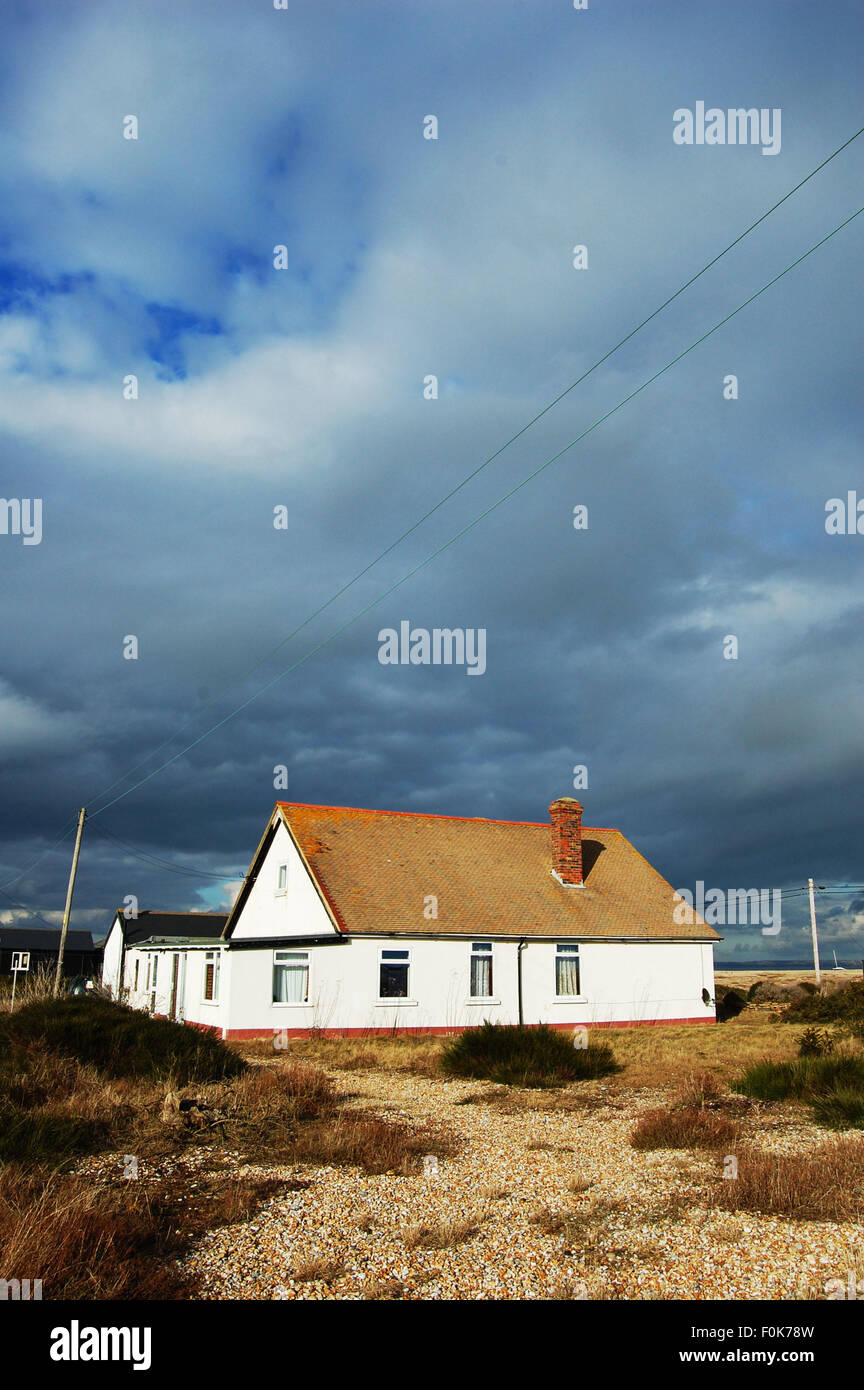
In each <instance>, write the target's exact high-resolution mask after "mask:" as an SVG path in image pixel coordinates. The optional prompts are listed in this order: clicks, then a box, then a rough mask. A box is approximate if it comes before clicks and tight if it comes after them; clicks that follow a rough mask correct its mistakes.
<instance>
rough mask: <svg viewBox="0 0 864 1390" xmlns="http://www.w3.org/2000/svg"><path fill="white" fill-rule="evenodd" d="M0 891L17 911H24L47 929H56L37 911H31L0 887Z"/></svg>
mask: <svg viewBox="0 0 864 1390" xmlns="http://www.w3.org/2000/svg"><path fill="white" fill-rule="evenodd" d="M0 893H2V894H3V897H4V898H6V900H7V901H8V902H10V903H11V904H12V906H13V907H14V908H17V910H18V911H19V912H23V913H25V914H26V915H27V916H28V917H32V919H33V921H34V922H40V923H41V924H42V926H43V927H44V928H45V929H46V930H47V931H56V930H57V928H56V927H52V926H51V924H50V922H46V921H45V918H44V917H40V915H39V913H38V912H32V911H31V909H30V908H29V907H25V906H24V904H23V903H19V902H18V900H17V899H16V898H13V897H12V896H11V894H9V893H6V892H5V891H4V890H3V889H2V888H0Z"/></svg>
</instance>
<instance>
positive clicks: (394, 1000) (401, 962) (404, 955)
mask: <svg viewBox="0 0 864 1390" xmlns="http://www.w3.org/2000/svg"><path fill="white" fill-rule="evenodd" d="M385 957H398V959H389V960H387V959H385ZM385 965H390V966H404V967H405V971H406V975H405V993H404V994H382V993H381V984H382V980H381V971H382V970H383V968H384V966H385ZM413 965H414V961H413V959H412V954H411V948H410V946H380V947H379V948H378V995H377V1001H376V1002H377V1003H378V1004H384V1005H391V1004H392V1005H396V1006H399V1005H405V1004H416V1003H417V1000H416V999H413V998H412V996H411V985H412V979H413V977H412V973H411V972H412V968H413Z"/></svg>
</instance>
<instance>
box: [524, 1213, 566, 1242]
mask: <svg viewBox="0 0 864 1390" xmlns="http://www.w3.org/2000/svg"><path fill="white" fill-rule="evenodd" d="M529 1220H530V1222H531V1224H532V1226H537V1227H538V1229H539V1230H541V1231H542V1232H543V1234H544V1236H557V1235H560V1234H561V1232H562V1231H563V1230H564V1229H565V1227H566V1225H567V1221H568V1213H567V1212H564V1211H554V1210H553V1209H552V1208H551V1207H541V1208H540V1210H539V1211H535V1213H534V1215H533V1216H531V1217H529Z"/></svg>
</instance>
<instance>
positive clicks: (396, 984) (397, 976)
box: [378, 951, 411, 999]
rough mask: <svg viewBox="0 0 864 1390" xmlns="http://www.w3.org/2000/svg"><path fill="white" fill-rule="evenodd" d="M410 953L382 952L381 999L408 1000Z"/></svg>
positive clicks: (379, 993) (379, 990)
mask: <svg viewBox="0 0 864 1390" xmlns="http://www.w3.org/2000/svg"><path fill="white" fill-rule="evenodd" d="M410 959H411V957H410V952H408V951H382V952H381V970H380V980H379V985H378V996H379V998H381V999H407V998H408V966H409V963H410Z"/></svg>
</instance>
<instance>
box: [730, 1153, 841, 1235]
mask: <svg viewBox="0 0 864 1390" xmlns="http://www.w3.org/2000/svg"><path fill="white" fill-rule="evenodd" d="M737 1157H738V1176H737V1178H736V1179H734V1181H722V1182H721V1183H720V1184H719V1189H718V1193H717V1204H718V1206H721V1207H725V1208H726V1209H727V1210H730V1211H758V1212H764V1213H766V1214H768V1215H776V1216H789V1217H793V1218H797V1219H800V1220H817V1221H818V1220H840V1221H856V1220H860V1219H861V1217H862V1215H864V1140H861V1139H834V1140H832V1141H830V1142H829V1143H827V1144H823V1145H821V1147H820V1148H818V1149H815V1150H814V1151H813V1152H812V1153H809V1154H767V1153H762V1152H760V1151H759V1150H755V1149H747V1150H744V1151H743V1152H741V1153H739V1154H738V1156H737Z"/></svg>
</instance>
